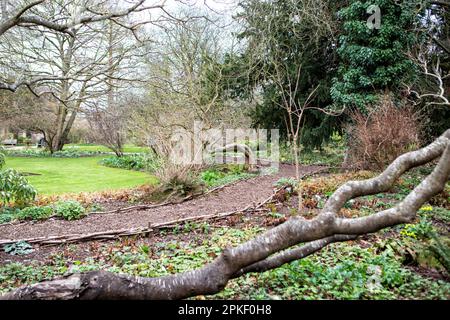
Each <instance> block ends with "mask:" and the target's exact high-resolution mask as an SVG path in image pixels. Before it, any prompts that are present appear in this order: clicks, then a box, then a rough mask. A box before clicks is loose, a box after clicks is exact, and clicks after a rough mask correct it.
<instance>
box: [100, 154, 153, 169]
mask: <svg viewBox="0 0 450 320" xmlns="http://www.w3.org/2000/svg"><path fill="white" fill-rule="evenodd" d="M100 164H102V165H104V166H107V167H111V168H120V169H127V170H136V171H140V170H147V171H151V172H152V171H154V170H155V169H156V168H157V166H158V161H157V160H156V159H155V157H152V156H150V155H146V154H133V155H126V156H123V157H109V158H105V159H103V160H102V161H101V162H100Z"/></svg>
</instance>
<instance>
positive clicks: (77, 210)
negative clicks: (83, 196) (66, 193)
mask: <svg viewBox="0 0 450 320" xmlns="http://www.w3.org/2000/svg"><path fill="white" fill-rule="evenodd" d="M55 213H56V215H57V216H60V217H62V218H63V219H65V220H77V219H80V218H82V217H83V216H85V214H86V210H85V209H84V207H83V206H82V205H81V203H79V202H78V201H74V200H69V201H60V202H58V203H56V205H55Z"/></svg>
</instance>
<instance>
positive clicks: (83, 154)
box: [7, 149, 105, 158]
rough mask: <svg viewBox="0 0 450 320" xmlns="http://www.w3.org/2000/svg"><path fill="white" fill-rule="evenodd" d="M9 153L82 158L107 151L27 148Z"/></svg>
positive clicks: (24, 155) (19, 155)
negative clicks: (54, 150) (49, 150)
mask: <svg viewBox="0 0 450 320" xmlns="http://www.w3.org/2000/svg"><path fill="white" fill-rule="evenodd" d="M7 154H8V155H9V156H11V157H25V158H81V157H93V156H98V155H101V154H105V152H101V151H80V150H62V151H56V152H54V153H53V154H52V153H50V152H48V151H45V150H39V149H25V150H9V151H7Z"/></svg>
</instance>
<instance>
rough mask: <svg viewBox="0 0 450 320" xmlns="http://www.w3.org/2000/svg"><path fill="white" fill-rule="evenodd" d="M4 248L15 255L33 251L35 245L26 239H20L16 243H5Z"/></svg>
mask: <svg viewBox="0 0 450 320" xmlns="http://www.w3.org/2000/svg"><path fill="white" fill-rule="evenodd" d="M3 250H4V251H5V252H6V253H8V254H11V255H13V256H15V255H25V254H30V253H31V252H33V246H32V245H31V244H29V243H28V242H26V241H19V242H16V243H11V244H5V245H4V246H3Z"/></svg>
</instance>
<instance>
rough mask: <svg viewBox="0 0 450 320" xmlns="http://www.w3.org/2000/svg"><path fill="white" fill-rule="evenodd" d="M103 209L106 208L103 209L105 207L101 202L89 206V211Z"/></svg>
mask: <svg viewBox="0 0 450 320" xmlns="http://www.w3.org/2000/svg"><path fill="white" fill-rule="evenodd" d="M103 210H104V209H103V207H102V205H101V204H99V203H93V204H91V205H90V206H89V208H88V210H87V211H89V212H101V211H103Z"/></svg>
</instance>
